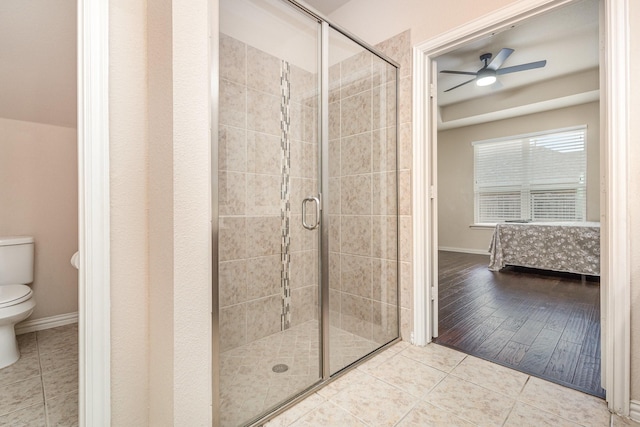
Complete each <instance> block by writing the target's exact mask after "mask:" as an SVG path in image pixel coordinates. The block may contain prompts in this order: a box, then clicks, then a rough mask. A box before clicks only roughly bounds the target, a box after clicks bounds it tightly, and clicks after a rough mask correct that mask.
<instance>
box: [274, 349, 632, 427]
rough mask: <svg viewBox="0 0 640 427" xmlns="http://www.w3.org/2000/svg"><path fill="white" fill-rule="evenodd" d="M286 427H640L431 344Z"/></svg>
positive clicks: (398, 356) (369, 369) (312, 404)
mask: <svg viewBox="0 0 640 427" xmlns="http://www.w3.org/2000/svg"><path fill="white" fill-rule="evenodd" d="M265 426H267V427H284V426H294V427H302V426H340V427H342V426H370V427H374V426H375V427H378V426H398V427H409V426H416V427H418V426H420V427H422V426H446V427H450V426H517V427H527V426H532V427H541V426H550V427H551V426H553V427H555V426H567V427H577V426H584V427H591V426H593V427H608V426H616V427H622V426H636V427H638V426H640V424H638V423H634V422H633V421H631V420H628V419H622V418H620V417H617V416H612V415H611V414H610V413H609V412H608V410H607V406H606V404H605V402H604V400H601V399H599V398H596V397H593V396H590V395H587V394H584V393H581V392H579V391H576V390H572V389H569V388H565V387H562V386H559V385H557V384H553V383H550V382H547V381H544V380H541V379H539V378H535V377H531V376H528V375H526V374H523V373H521V372H518V371H514V370H512V369H509V368H505V367H503V366H500V365H496V364H493V363H490V362H487V361H484V360H482V359H478V358H475V357H473V356H468V355H466V354H464V353H460V352H458V351H456V350H452V349H449V348H447V347H443V346H439V345H436V344H430V345H428V346H426V347H414V346H411V345H409V344H407V343H405V342H401V343H398V344H396V345H394V346H392V347H390V348H389V349H387V350H385V351H384V352H383V353H381V354H379V355H377V356H376V357H374V358H373V359H371V360H369V361H367V362H366V363H364V364H363V365H361V366H359V367H358V368H357V369H354V370H352V371H351V372H349V373H347V374H346V375H344V376H343V377H341V378H339V379H338V380H336V381H334V382H333V383H330V384H329V385H327V386H326V387H324V388H322V389H320V390H319V391H318V392H316V393H314V394H312V395H311V396H310V397H308V398H306V399H305V400H303V401H302V402H300V403H299V404H297V405H296V406H294V407H292V408H291V409H289V410H288V411H286V412H284V413H282V414H280V415H279V416H278V417H276V418H275V419H273V420H271V421H270V422H268V423H267V424H266V425H265Z"/></svg>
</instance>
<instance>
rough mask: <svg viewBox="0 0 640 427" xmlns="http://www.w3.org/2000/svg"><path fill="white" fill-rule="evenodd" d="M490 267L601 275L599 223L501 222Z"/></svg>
mask: <svg viewBox="0 0 640 427" xmlns="http://www.w3.org/2000/svg"><path fill="white" fill-rule="evenodd" d="M489 253H490V254H491V259H490V262H489V269H490V270H493V271H498V270H500V269H501V268H503V267H504V266H505V265H517V266H521V267H531V268H538V269H542V270H553V271H564V272H569V273H576V274H585V275H592V276H599V275H600V224H599V223H528V224H518V223H514V224H497V225H496V228H495V231H494V232H493V237H492V238H491V245H490V247H489Z"/></svg>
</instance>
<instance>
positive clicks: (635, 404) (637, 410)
mask: <svg viewBox="0 0 640 427" xmlns="http://www.w3.org/2000/svg"><path fill="white" fill-rule="evenodd" d="M629 418H631V419H632V420H633V421H636V422H640V401H639V400H632V401H631V402H629Z"/></svg>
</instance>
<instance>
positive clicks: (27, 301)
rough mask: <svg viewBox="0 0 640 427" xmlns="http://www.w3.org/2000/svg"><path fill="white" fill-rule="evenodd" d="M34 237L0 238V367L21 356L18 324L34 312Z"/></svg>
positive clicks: (15, 360)
mask: <svg viewBox="0 0 640 427" xmlns="http://www.w3.org/2000/svg"><path fill="white" fill-rule="evenodd" d="M31 282H33V237H29V236H16V237H0V368H4V367H5V366H9V365H11V364H12V363H15V362H17V361H18V359H19V358H20V350H19V349H18V342H17V340H16V332H15V329H14V326H15V324H16V323H18V322H21V321H23V320H24V319H26V318H27V317H29V316H30V315H31V313H33V309H34V308H35V306H36V302H35V300H34V299H33V298H32V295H33V291H32V290H31V288H30V287H29V286H27V284H28V283H31Z"/></svg>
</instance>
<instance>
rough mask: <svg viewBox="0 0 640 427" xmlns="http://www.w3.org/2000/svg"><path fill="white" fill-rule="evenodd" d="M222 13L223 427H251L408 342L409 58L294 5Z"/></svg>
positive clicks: (249, 3) (219, 295)
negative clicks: (402, 209)
mask: <svg viewBox="0 0 640 427" xmlns="http://www.w3.org/2000/svg"><path fill="white" fill-rule="evenodd" d="M219 16H220V33H219V59H218V61H217V69H218V70H219V77H220V78H219V81H218V82H217V83H218V90H217V93H218V103H217V115H216V119H214V121H215V120H217V121H218V129H219V132H218V135H217V138H213V141H214V144H213V149H212V151H213V158H214V160H215V163H214V171H213V178H214V179H213V183H214V189H213V212H214V220H213V223H214V224H213V225H214V226H213V230H214V241H213V244H214V269H213V271H214V341H213V346H214V361H213V371H214V372H213V379H214V380H213V384H214V390H213V391H214V420H215V423H216V424H217V425H221V426H237V425H251V424H255V423H258V422H260V421H261V420H264V419H265V417H267V416H268V414H270V413H272V412H273V411H275V410H277V409H278V408H280V407H282V406H283V405H285V404H287V403H289V402H291V401H293V400H294V399H296V398H297V397H300V396H303V395H304V394H305V393H307V392H309V391H312V390H313V389H314V388H316V387H318V386H320V385H321V384H323V383H324V382H326V381H329V380H330V379H331V378H332V377H333V376H335V375H339V373H340V372H341V371H343V370H344V369H345V368H348V367H350V366H353V364H354V363H357V362H358V361H359V360H361V359H362V358H364V357H365V356H367V355H368V354H370V353H372V352H374V351H376V350H377V349H380V348H381V347H383V346H384V345H386V344H388V343H390V342H393V341H394V340H396V339H398V337H399V309H398V300H399V295H398V289H399V286H398V277H399V275H398V203H397V192H398V185H397V183H398V174H397V165H396V157H397V156H396V152H397V144H396V133H397V129H396V128H397V127H396V122H397V119H396V104H397V101H396V99H397V97H396V93H397V64H396V63H395V62H393V61H391V60H390V59H388V58H386V57H385V56H384V55H382V54H380V53H378V52H376V51H375V50H374V49H373V48H371V47H369V46H367V45H365V44H363V43H361V42H359V41H357V40H355V39H354V38H352V37H350V36H349V35H348V34H346V33H345V32H344V31H342V30H340V29H338V28H336V27H334V26H332V25H331V24H330V23H328V22H327V21H326V20H324V19H323V18H322V17H320V16H318V15H316V14H314V13H312V12H310V11H308V10H306V9H305V8H303V7H302V6H300V5H299V4H297V3H296V2H294V1H287V0H220V14H219ZM214 64H215V61H214ZM215 68H216V67H214V69H215ZM214 87H215V85H214ZM213 93H216V91H215V90H214V91H213ZM214 105H215V103H214ZM216 165H217V168H216V167H215V166H216ZM216 178H217V179H216Z"/></svg>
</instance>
